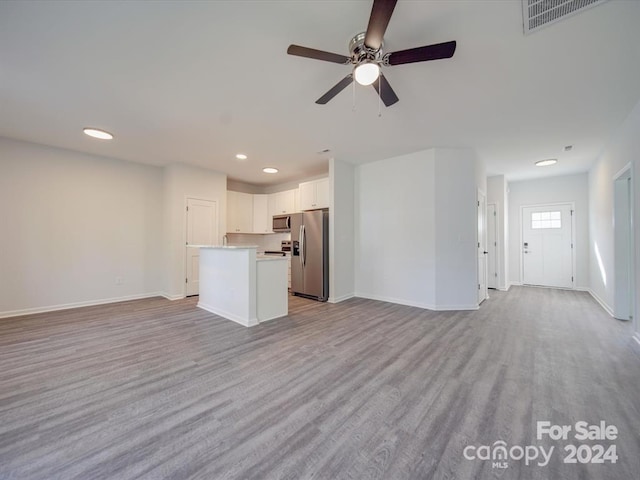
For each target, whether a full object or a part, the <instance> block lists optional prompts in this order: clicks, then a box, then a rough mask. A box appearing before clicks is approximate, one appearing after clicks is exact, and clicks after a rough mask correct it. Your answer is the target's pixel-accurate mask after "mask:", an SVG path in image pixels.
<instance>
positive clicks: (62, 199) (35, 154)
mask: <svg viewBox="0 0 640 480" xmlns="http://www.w3.org/2000/svg"><path fill="white" fill-rule="evenodd" d="M161 207H162V170H161V169H159V168H156V167H151V166H144V165H140V164H135V163H130V162H123V161H119V160H113V159H109V158H103V157H98V156H94V155H88V154H83V153H77V152H73V151H69V150H63V149H59V148H53V147H46V146H41V145H34V144H30V143H25V142H18V141H14V140H8V139H2V138H0V224H1V225H2V234H1V235H0V316H11V315H17V314H21V313H30V312H36V311H44V310H51V309H57V308H65V307H70V306H78V305H82V304H91V303H100V302H108V301H116V300H122V299H127V298H137V297H144V296H150V295H157V294H158V292H159V291H160V290H161V287H162V282H161V275H160V262H161V256H160V247H161V236H162V228H161V225H162V217H161ZM116 277H120V278H121V279H122V284H120V285H116Z"/></svg>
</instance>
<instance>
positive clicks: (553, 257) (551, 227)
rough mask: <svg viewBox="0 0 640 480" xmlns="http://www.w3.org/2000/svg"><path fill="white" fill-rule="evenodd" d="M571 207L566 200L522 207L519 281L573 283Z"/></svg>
mask: <svg viewBox="0 0 640 480" xmlns="http://www.w3.org/2000/svg"><path fill="white" fill-rule="evenodd" d="M572 215H573V211H572V209H571V205H569V204H558V205H543V206H533V207H523V208H522V283H523V284H525V285H541V286H545V287H561V288H572V287H573V251H572V246H573V238H572V232H573V227H572Z"/></svg>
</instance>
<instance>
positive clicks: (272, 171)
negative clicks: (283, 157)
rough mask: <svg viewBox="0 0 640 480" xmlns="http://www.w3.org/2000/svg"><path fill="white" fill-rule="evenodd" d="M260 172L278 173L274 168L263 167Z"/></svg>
mask: <svg viewBox="0 0 640 480" xmlns="http://www.w3.org/2000/svg"><path fill="white" fill-rule="evenodd" d="M262 171H263V172H264V173H278V169H277V168H274V167H264V168H263V169H262Z"/></svg>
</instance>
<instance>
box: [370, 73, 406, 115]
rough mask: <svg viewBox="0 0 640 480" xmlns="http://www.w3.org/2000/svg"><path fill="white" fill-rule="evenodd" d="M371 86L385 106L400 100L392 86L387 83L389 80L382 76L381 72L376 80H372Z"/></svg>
mask: <svg viewBox="0 0 640 480" xmlns="http://www.w3.org/2000/svg"><path fill="white" fill-rule="evenodd" d="M381 85H382V91H380V86H381ZM373 88H375V89H376V92H378V95H380V98H381V99H382V101H383V102H384V104H385V106H387V107H390V106H391V105H393V104H394V103H396V102H397V101H398V100H400V99H399V98H398V96H397V95H396V92H394V91H393V88H391V85H389V82H388V81H387V79H386V78H385V77H384V75H382V73H381V74H380V76H379V77H378V80H376V81H375V82H373Z"/></svg>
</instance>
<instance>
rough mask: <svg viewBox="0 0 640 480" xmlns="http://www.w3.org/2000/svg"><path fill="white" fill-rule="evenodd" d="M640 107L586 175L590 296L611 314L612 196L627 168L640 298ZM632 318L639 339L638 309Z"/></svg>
mask: <svg viewBox="0 0 640 480" xmlns="http://www.w3.org/2000/svg"><path fill="white" fill-rule="evenodd" d="M638 132H640V103H638V104H637V105H636V106H635V108H634V109H633V110H632V111H631V113H630V114H629V116H628V117H627V119H626V120H625V122H624V123H623V124H622V126H621V127H620V128H619V130H618V131H617V132H616V133H615V135H613V136H612V138H611V140H610V141H609V143H608V145H607V147H606V148H605V149H604V151H603V153H602V154H601V155H600V157H599V158H598V160H597V162H596V164H595V166H594V167H593V168H592V169H591V171H590V172H589V209H590V218H589V220H590V221H589V227H590V228H589V229H590V245H589V247H590V248H589V266H590V269H591V292H592V294H593V295H594V296H595V297H596V298H597V299H598V300H599V301H600V302H601V303H603V305H604V306H605V308H607V309H608V310H609V312H611V311H612V310H613V305H614V302H613V300H614V288H615V285H613V279H614V234H613V232H614V231H613V194H614V188H613V185H614V183H613V182H614V180H613V179H614V176H615V175H616V174H617V173H618V172H619V171H620V170H622V169H623V168H624V167H625V166H626V165H628V164H631V166H632V169H633V176H634V180H633V189H634V196H635V199H634V200H635V201H634V205H633V207H634V225H635V227H634V228H635V238H636V245H635V255H636V264H635V277H636V295H635V297H636V302H637V299H638V298H640V295H639V294H640V269H639V262H638V260H640V245H638V243H639V242H638V241H637V239H639V238H640V223H638V222H639V221H640V193H639V192H640V182H639V179H638V172H640V170H639V166H640V165H639V164H640V135H639V133H638ZM633 317H634V318H635V319H636V320H635V322H636V323H635V325H634V329H635V331H636V335H637V336H638V337H639V338H640V333H639V332H640V327H639V324H638V314H637V305H636V312H635V313H634V315H633Z"/></svg>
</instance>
